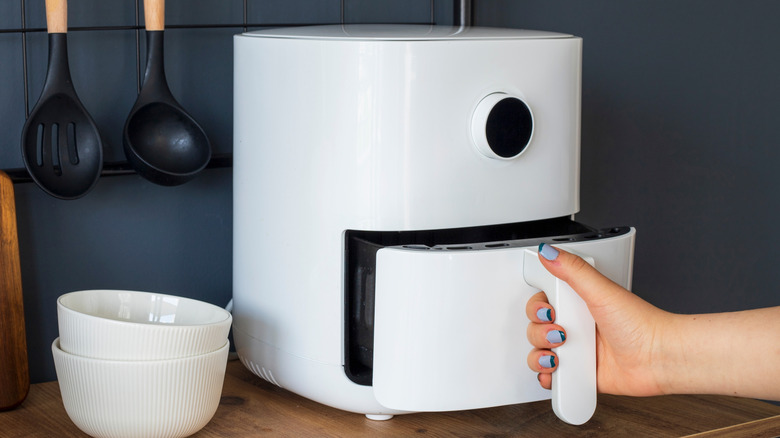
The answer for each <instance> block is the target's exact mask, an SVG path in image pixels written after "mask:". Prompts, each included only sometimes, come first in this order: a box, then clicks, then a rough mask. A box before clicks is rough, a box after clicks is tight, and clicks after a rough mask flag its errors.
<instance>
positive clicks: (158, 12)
mask: <svg viewBox="0 0 780 438" xmlns="http://www.w3.org/2000/svg"><path fill="white" fill-rule="evenodd" d="M144 21H145V22H146V30H165V0H144Z"/></svg>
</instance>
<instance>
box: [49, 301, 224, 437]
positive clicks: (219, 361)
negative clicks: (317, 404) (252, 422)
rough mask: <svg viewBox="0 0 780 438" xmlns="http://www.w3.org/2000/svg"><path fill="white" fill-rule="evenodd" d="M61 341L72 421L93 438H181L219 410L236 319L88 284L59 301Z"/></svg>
mask: <svg viewBox="0 0 780 438" xmlns="http://www.w3.org/2000/svg"><path fill="white" fill-rule="evenodd" d="M57 320H58V325H59V333H60V337H59V338H57V339H55V340H54V342H53V343H52V354H53V355H54V365H55V368H56V370H57V380H58V381H59V385H60V392H61V393H62V401H63V404H64V405H65V410H66V411H67V413H68V416H69V417H70V419H71V420H72V421H73V422H74V423H75V424H76V426H78V428H79V429H81V430H82V431H84V432H86V433H87V434H89V435H91V436H94V437H106V438H109V437H160V438H164V437H165V438H174V437H185V436H189V435H192V434H194V433H195V432H197V431H198V430H200V429H201V428H203V426H205V425H206V424H207V423H208V422H209V421H210V420H211V418H212V417H213V416H214V412H215V411H216V410H217V406H218V405H219V399H220V396H221V393H222V384H223V382H224V379H225V367H226V365H227V356H228V350H229V346H230V344H229V342H228V332H229V331H230V324H231V322H232V317H231V315H230V313H229V312H228V311H226V310H225V309H222V308H220V307H217V306H214V305H211V304H208V303H204V302H202V301H197V300H193V299H189V298H182V297H177V296H173V295H163V294H157V293H150V292H137V291H122V290H87V291H78V292H71V293H68V294H65V295H62V296H60V297H59V298H58V299H57Z"/></svg>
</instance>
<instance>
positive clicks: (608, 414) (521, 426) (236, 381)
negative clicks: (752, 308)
mask: <svg viewBox="0 0 780 438" xmlns="http://www.w3.org/2000/svg"><path fill="white" fill-rule="evenodd" d="M778 415H780V406H775V405H773V404H769V403H765V402H761V401H758V400H752V399H742V398H736V397H723V396H663V397H647V398H632V397H618V396H608V395H600V396H599V407H598V409H597V410H596V415H595V416H594V417H593V419H591V420H590V421H589V422H588V423H586V424H585V425H583V426H570V425H567V424H564V423H562V422H561V421H560V420H558V419H557V418H556V417H555V415H554V414H553V412H552V409H551V407H550V402H549V401H543V402H535V403H525V404H519V405H512V406H503V407H497V408H488V409H478V410H472V411H462V412H444V413H419V414H407V415H399V416H396V417H394V418H393V419H391V420H388V421H372V420H368V419H366V418H365V417H364V416H363V415H359V414H353V413H349V412H344V411H340V410H337V409H333V408H330V407H327V406H323V405H321V404H318V403H316V402H313V401H310V400H307V399H305V398H302V397H300V396H297V395H295V394H293V393H291V392H288V391H286V390H284V389H281V388H278V387H276V386H274V385H272V384H270V383H268V382H266V381H264V380H262V379H260V378H259V377H256V376H255V375H253V374H252V373H250V372H249V371H248V370H246V369H245V368H244V367H243V366H242V365H241V364H240V363H239V362H238V361H230V362H229V363H228V372H227V377H226V378H225V386H224V389H223V394H222V400H221V403H220V406H219V409H217V413H216V414H215V416H214V418H213V419H212V421H211V422H210V423H209V424H208V425H206V427H205V428H204V429H202V430H201V431H200V432H198V433H197V434H195V435H193V437H196V438H207V437H208V438H211V437H214V438H216V437H221V438H225V437H228V438H230V437H259V436H262V437H364V436H365V437H383V436H387V437H543V436H544V437H549V436H552V437H563V436H565V437H596V436H597V437H612V436H615V437H631V438H636V437H679V436H686V435H691V434H696V433H701V432H707V431H712V433H721V434H720V435H704V436H705V437H709V436H712V437H723V436H739V437H741V436H764V437H770V436H774V435H772V434H771V432H768V433H769V434H767V433H766V432H762V431H772V430H777V428H778V427H780V417H778ZM728 427H735V429H733V431H735V434H732V435H729V431H728V429H723V428H728ZM773 427H774V428H775V429H772V428H773ZM740 428H746V429H740ZM717 429H721V430H720V431H718V430H717ZM750 430H754V431H758V432H755V433H758V435H749V434H747V433H750V432H749V431H750ZM724 433H725V435H724ZM762 433H763V434H762ZM0 436H3V437H5V436H9V437H52V436H57V437H86V435H85V434H83V433H82V432H81V431H79V430H78V429H77V428H76V426H74V425H73V423H71V421H70V420H69V419H68V417H67V414H66V413H65V409H64V408H63V406H62V401H61V399H60V393H59V387H58V385H57V383H56V382H47V383H41V384H36V385H33V386H32V388H31V391H30V395H29V397H28V399H27V401H25V403H24V404H22V406H21V407H20V408H19V409H16V410H14V411H8V412H3V413H0Z"/></svg>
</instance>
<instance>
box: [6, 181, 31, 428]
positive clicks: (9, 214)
mask: <svg viewBox="0 0 780 438" xmlns="http://www.w3.org/2000/svg"><path fill="white" fill-rule="evenodd" d="M29 387H30V375H29V370H28V366H27V338H26V337H25V329H24V304H23V297H22V271H21V265H20V262H19V240H18V237H17V234H16V201H15V199H14V187H13V184H12V183H11V179H10V178H8V175H6V174H5V173H4V172H2V171H0V411H2V410H6V409H13V408H15V407H16V406H17V405H19V404H20V403H21V402H22V401H23V400H24V398H25V397H26V396H27V391H28V389H29ZM1 434H2V433H1V432H0V435H1Z"/></svg>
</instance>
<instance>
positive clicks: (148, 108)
mask: <svg viewBox="0 0 780 438" xmlns="http://www.w3.org/2000/svg"><path fill="white" fill-rule="evenodd" d="M208 144H209V140H208V138H207V137H206V133H205V132H203V129H201V127H200V126H199V125H198V124H197V122H195V120H194V119H193V118H192V117H191V116H190V115H189V114H187V113H186V112H185V111H183V110H181V109H180V108H179V107H176V106H173V105H170V104H168V103H165V102H152V103H148V104H146V105H143V106H141V107H140V108H138V109H136V110H135V111H133V112H132V113H131V114H130V116H129V117H128V122H127V129H126V130H125V136H124V145H125V156H126V157H127V159H128V161H129V162H130V164H131V165H132V166H133V168H134V169H136V171H137V172H138V173H139V174H140V175H141V176H143V177H144V178H146V179H148V180H150V181H152V182H155V183H157V184H161V185H165V186H173V185H178V184H182V183H184V182H187V181H189V180H190V179H192V178H193V177H195V175H196V174H197V173H198V172H200V171H201V170H203V168H204V167H206V165H207V164H208V162H209V159H210V158H211V150H210V148H208V147H203V145H207V146H208Z"/></svg>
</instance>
